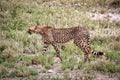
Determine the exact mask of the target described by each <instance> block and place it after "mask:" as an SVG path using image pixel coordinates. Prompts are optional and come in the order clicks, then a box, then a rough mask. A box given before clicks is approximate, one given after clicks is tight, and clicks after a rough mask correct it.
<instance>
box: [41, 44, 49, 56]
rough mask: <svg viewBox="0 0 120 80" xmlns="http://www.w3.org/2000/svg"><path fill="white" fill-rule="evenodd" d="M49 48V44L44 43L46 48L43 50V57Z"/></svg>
mask: <svg viewBox="0 0 120 80" xmlns="http://www.w3.org/2000/svg"><path fill="white" fill-rule="evenodd" d="M47 48H48V44H46V43H44V47H43V50H42V55H45V54H46V50H47Z"/></svg>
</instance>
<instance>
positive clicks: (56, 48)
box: [52, 44, 62, 61]
mask: <svg viewBox="0 0 120 80" xmlns="http://www.w3.org/2000/svg"><path fill="white" fill-rule="evenodd" d="M52 46H53V47H54V49H55V50H56V53H57V57H59V59H60V60H61V61H62V58H61V56H60V50H59V49H58V46H57V45H55V44H52Z"/></svg>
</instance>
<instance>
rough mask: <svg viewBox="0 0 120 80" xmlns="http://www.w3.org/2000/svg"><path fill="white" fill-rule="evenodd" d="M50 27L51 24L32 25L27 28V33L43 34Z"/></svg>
mask: <svg viewBox="0 0 120 80" xmlns="http://www.w3.org/2000/svg"><path fill="white" fill-rule="evenodd" d="M50 29H52V27H51V26H32V27H30V28H29V29H28V33H29V34H33V33H36V34H41V35H43V34H44V33H46V32H47V31H49V30H50Z"/></svg>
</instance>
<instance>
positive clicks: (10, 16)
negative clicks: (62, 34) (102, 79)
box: [0, 0, 120, 80]
mask: <svg viewBox="0 0 120 80" xmlns="http://www.w3.org/2000/svg"><path fill="white" fill-rule="evenodd" d="M119 5H120V1H119V0H30V1H26V0H0V79H4V78H6V79H18V80H19V79H23V78H24V79H26V80H28V79H29V80H39V79H41V80H44V79H51V80H69V79H81V80H86V79H91V80H94V79H96V80H97V74H96V73H101V74H102V73H104V74H106V75H107V76H108V78H109V77H111V76H110V75H109V74H111V75H114V74H118V75H119V74H120V21H117V20H113V21H110V20H109V19H110V17H109V15H108V16H106V17H105V18H103V20H101V19H100V20H93V19H92V18H94V17H95V15H94V13H95V14H97V13H100V14H105V13H116V14H117V13H119V10H118V9H119ZM117 7H118V8H117ZM90 13H91V14H92V13H93V14H92V17H91V16H90V15H89V14H90ZM32 25H50V26H54V27H56V28H65V27H73V26H81V27H85V28H87V29H89V30H90V34H91V46H92V48H93V49H95V50H96V51H103V52H105V53H106V54H105V56H104V57H95V56H93V55H92V56H91V61H90V62H87V63H84V62H83V58H84V57H83V54H82V51H81V50H80V49H79V48H78V47H76V46H75V45H74V44H72V42H69V43H66V44H65V49H64V50H61V56H62V58H63V62H60V60H59V58H56V52H55V50H54V49H53V47H52V46H50V47H49V48H48V50H47V53H46V54H45V56H43V55H42V54H41V51H42V48H43V42H42V39H41V36H40V35H36V34H33V35H29V34H28V33H27V30H28V28H29V27H30V26H32ZM56 65H57V66H56ZM49 69H53V70H55V72H54V71H53V73H52V72H49ZM95 74H96V75H95ZM71 75H72V76H73V77H72V76H71ZM112 77H113V78H119V76H117V75H115V76H112Z"/></svg>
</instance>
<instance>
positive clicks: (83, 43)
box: [28, 25, 105, 62]
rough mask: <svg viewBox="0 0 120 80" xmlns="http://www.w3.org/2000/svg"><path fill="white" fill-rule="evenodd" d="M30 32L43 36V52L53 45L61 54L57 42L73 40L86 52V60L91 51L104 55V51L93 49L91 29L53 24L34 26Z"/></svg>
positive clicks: (58, 55)
mask: <svg viewBox="0 0 120 80" xmlns="http://www.w3.org/2000/svg"><path fill="white" fill-rule="evenodd" d="M28 33H29V34H32V33H36V34H40V35H41V36H42V40H43V42H44V48H43V51H42V54H43V55H44V54H45V53H46V50H47V47H48V46H49V45H52V46H53V47H54V49H55V50H56V53H57V57H59V58H60V60H61V61H62V58H61V56H60V50H59V48H58V45H57V43H66V42H69V41H71V40H73V43H74V44H75V45H76V46H78V47H79V48H80V49H81V50H82V52H83V53H84V62H86V61H88V60H89V58H90V56H91V53H92V54H94V55H104V54H105V53H104V52H96V51H94V50H92V48H91V46H90V34H89V31H88V30H87V29H86V28H84V27H80V26H76V27H71V28H59V29H57V28H54V27H51V26H39V25H37V26H32V27H30V28H29V30H28Z"/></svg>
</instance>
